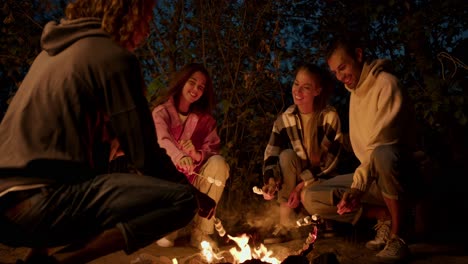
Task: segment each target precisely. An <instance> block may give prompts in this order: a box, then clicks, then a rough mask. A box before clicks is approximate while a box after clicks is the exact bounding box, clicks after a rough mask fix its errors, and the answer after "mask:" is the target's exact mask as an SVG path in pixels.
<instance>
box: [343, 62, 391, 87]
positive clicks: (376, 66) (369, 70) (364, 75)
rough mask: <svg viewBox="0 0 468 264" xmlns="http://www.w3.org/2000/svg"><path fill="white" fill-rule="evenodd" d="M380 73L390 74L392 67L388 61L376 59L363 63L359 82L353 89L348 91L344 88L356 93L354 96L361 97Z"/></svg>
mask: <svg viewBox="0 0 468 264" xmlns="http://www.w3.org/2000/svg"><path fill="white" fill-rule="evenodd" d="M382 71H385V72H390V73H391V72H392V67H391V63H390V60H387V59H377V60H373V61H371V62H365V63H364V66H363V68H362V71H361V76H360V77H359V82H358V84H357V86H356V88H355V89H350V88H349V87H347V86H345V88H346V89H347V90H348V91H350V92H352V93H353V92H354V93H356V95H363V94H366V93H367V90H368V89H369V88H370V87H372V85H373V84H374V82H375V80H376V78H377V76H378V75H379V73H381V72H382Z"/></svg>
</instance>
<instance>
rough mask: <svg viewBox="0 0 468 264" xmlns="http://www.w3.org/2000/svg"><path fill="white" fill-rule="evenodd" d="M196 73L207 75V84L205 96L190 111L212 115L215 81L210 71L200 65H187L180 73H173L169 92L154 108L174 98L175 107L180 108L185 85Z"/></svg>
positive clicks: (157, 101) (156, 101)
mask: <svg viewBox="0 0 468 264" xmlns="http://www.w3.org/2000/svg"><path fill="white" fill-rule="evenodd" d="M195 72H201V73H202V74H203V75H205V78H206V83H205V89H204V90H203V95H202V96H201V97H200V99H198V100H197V101H196V102H194V103H192V104H191V105H190V109H189V111H190V112H201V113H209V114H211V111H212V110H213V105H214V91H213V81H212V80H211V77H210V74H209V73H208V70H207V69H206V68H205V66H203V65H202V64H200V63H189V64H186V65H185V66H184V67H182V68H181V69H180V70H179V71H177V72H175V73H173V75H172V76H171V78H170V82H169V86H168V90H167V91H166V93H165V94H163V95H162V96H161V97H159V98H157V99H156V100H155V103H154V106H156V105H159V104H162V103H164V102H166V101H167V100H169V98H171V97H172V98H174V105H175V106H176V107H178V105H179V98H180V95H181V94H182V90H183V88H184V85H185V83H186V82H187V81H188V79H189V78H190V76H192V74H194V73H195Z"/></svg>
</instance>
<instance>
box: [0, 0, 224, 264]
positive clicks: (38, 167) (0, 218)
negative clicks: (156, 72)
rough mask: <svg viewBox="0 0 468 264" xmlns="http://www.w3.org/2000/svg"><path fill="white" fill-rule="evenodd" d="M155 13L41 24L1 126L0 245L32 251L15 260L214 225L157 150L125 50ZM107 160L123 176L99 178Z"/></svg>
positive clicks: (139, 4)
mask: <svg viewBox="0 0 468 264" xmlns="http://www.w3.org/2000/svg"><path fill="white" fill-rule="evenodd" d="M154 5H155V1H154V0H101V1H95V0H76V1H74V2H73V3H70V4H69V5H68V6H67V9H66V11H65V14H66V18H65V19H62V20H61V21H60V23H57V22H54V21H52V22H49V23H48V24H47V25H46V26H45V27H44V30H43V33H42V37H41V45H42V49H43V50H42V52H41V53H40V54H39V55H38V56H37V57H36V58H35V60H34V62H33V64H32V65H31V67H30V69H29V71H28V73H27V75H26V76H25V78H24V80H23V82H22V83H21V86H20V87H19V89H18V92H17V93H16V95H15V96H14V98H13V100H12V101H11V104H10V106H9V109H8V111H7V113H6V115H5V117H4V119H3V120H2V123H1V124H0V138H1V139H2V140H1V141H0V152H1V153H2V155H0V234H1V235H0V243H3V244H6V245H9V246H13V247H29V248H31V249H32V250H31V251H30V254H29V255H28V256H26V258H25V259H24V260H18V262H17V263H87V262H89V261H92V260H94V259H96V258H99V257H101V256H104V255H107V254H110V253H113V252H116V251H118V250H124V251H125V252H126V253H127V254H130V253H132V252H134V251H136V250H138V249H140V248H142V247H144V246H146V245H149V244H150V243H152V242H154V241H155V240H157V239H159V238H161V237H163V236H165V235H167V234H168V233H170V232H172V231H174V230H177V229H179V228H181V227H183V226H185V225H187V224H188V223H189V222H190V221H191V220H192V219H193V217H194V215H196V214H197V212H198V214H199V215H200V216H201V217H207V218H211V217H212V215H213V212H214V207H215V202H214V201H213V199H211V198H209V197H208V196H207V195H206V194H204V193H202V192H200V191H198V189H196V188H194V187H193V186H192V185H191V184H190V182H189V181H188V180H187V178H186V177H185V175H184V174H182V173H180V172H179V171H178V170H177V169H176V167H175V166H174V165H173V164H172V162H171V160H170V158H169V156H167V154H166V152H165V150H164V149H163V148H161V147H160V146H159V145H158V143H157V138H156V136H155V128H154V124H153V121H152V119H151V112H150V109H149V107H148V101H147V100H146V98H145V95H144V90H145V85H144V80H143V78H142V72H141V68H140V64H139V61H138V59H137V57H136V56H135V55H134V54H133V53H132V52H133V51H134V50H135V49H136V48H137V47H138V46H139V45H140V44H141V43H142V42H143V40H144V39H145V38H146V36H147V35H148V32H149V22H150V20H151V19H152V18H153V8H154ZM117 149H118V150H119V152H116V151H115V150H117ZM116 153H124V154H125V156H126V158H127V159H128V161H129V164H130V167H131V171H132V172H131V173H109V172H108V168H109V164H110V163H111V161H112V160H114V158H115V157H116V156H117V155H116ZM57 248H58V250H57ZM51 249H53V250H51Z"/></svg>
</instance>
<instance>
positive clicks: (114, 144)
mask: <svg viewBox="0 0 468 264" xmlns="http://www.w3.org/2000/svg"><path fill="white" fill-rule="evenodd" d="M124 155H125V153H124V152H123V150H122V149H121V148H120V142H119V140H118V139H117V138H114V139H113V140H112V141H111V146H110V154H109V161H112V160H115V159H116V158H118V157H120V156H124Z"/></svg>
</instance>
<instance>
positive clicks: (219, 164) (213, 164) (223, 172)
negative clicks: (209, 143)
mask: <svg viewBox="0 0 468 264" xmlns="http://www.w3.org/2000/svg"><path fill="white" fill-rule="evenodd" d="M206 162H207V167H209V170H211V171H215V172H217V173H216V175H215V177H216V178H217V179H219V180H221V181H226V180H227V179H228V178H229V164H227V162H226V160H225V159H224V157H223V156H221V155H213V156H211V157H209V158H208V160H207V161H206Z"/></svg>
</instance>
